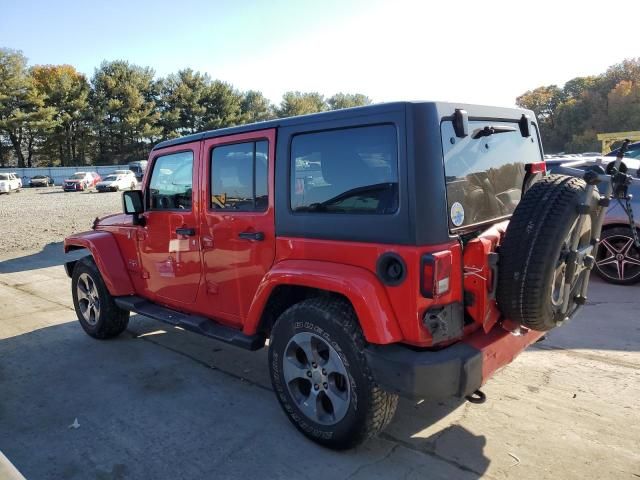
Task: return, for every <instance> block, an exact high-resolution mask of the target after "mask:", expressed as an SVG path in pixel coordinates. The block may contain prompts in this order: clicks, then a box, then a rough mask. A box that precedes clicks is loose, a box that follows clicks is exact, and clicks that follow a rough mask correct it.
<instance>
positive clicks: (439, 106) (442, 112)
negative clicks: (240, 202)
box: [153, 101, 535, 151]
mask: <svg viewBox="0 0 640 480" xmlns="http://www.w3.org/2000/svg"><path fill="white" fill-rule="evenodd" d="M409 108H412V109H418V110H423V111H424V113H425V114H428V115H435V116H437V118H438V121H439V119H441V118H442V117H449V116H451V115H453V113H454V112H455V110H456V109H463V110H466V111H467V113H468V114H469V117H470V119H474V118H475V119H478V120H482V119H494V120H495V119H503V120H510V121H513V120H518V119H519V118H520V117H521V116H522V115H523V114H525V115H528V116H529V117H530V118H531V120H532V121H535V120H534V119H535V116H534V113H533V112H532V111H531V110H525V109H521V108H505V107H491V106H486V105H473V104H468V103H452V102H434V101H404V102H391V103H378V104H375V105H367V106H365V107H355V108H345V109H342V110H332V111H329V112H321V113H312V114H309V115H299V116H296V117H287V118H278V119H274V120H268V121H265V122H258V123H250V124H246V125H239V126H237V127H228V128H220V129H217V130H209V131H205V132H201V133H194V134H192V135H187V136H184V137H180V138H175V139H172V140H165V141H164V142H160V143H158V144H157V145H156V146H155V147H154V148H153V150H154V151H155V150H160V149H162V148H167V147H172V146H175V145H181V144H184V143H191V142H196V141H199V140H204V139H207V138H214V137H222V136H226V135H234V134H237V133H246V132H252V131H254V130H265V129H269V128H279V127H289V126H293V125H300V124H304V123H317V122H331V121H334V120H340V119H343V118H346V117H349V118H354V117H358V116H369V115H376V114H381V113H389V112H398V111H406V110H407V109H409Z"/></svg>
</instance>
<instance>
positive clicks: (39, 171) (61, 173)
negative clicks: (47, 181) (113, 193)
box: [0, 165, 129, 187]
mask: <svg viewBox="0 0 640 480" xmlns="http://www.w3.org/2000/svg"><path fill="white" fill-rule="evenodd" d="M128 169H129V166H128V165H105V166H90V165H87V166H84V167H83V166H79V167H35V168H0V173H6V172H13V173H15V174H16V175H17V176H18V177H20V178H22V185H24V186H25V187H26V186H28V185H29V179H30V178H31V177H34V176H36V175H49V176H50V177H51V178H53V181H54V182H55V184H56V185H62V181H63V180H64V179H65V178H69V177H70V176H71V175H73V174H74V173H75V172H97V173H98V175H100V176H101V177H104V176H105V175H108V174H110V173H111V172H113V171H114V170H128Z"/></svg>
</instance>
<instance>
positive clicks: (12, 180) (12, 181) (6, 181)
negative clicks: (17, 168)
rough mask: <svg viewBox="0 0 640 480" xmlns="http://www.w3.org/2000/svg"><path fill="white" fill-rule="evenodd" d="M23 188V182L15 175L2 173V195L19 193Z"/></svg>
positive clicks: (0, 188) (0, 184)
mask: <svg viewBox="0 0 640 480" xmlns="http://www.w3.org/2000/svg"><path fill="white" fill-rule="evenodd" d="M21 188H22V180H21V179H20V178H18V176H17V175H16V174H15V173H0V193H11V192H18V191H20V189H21Z"/></svg>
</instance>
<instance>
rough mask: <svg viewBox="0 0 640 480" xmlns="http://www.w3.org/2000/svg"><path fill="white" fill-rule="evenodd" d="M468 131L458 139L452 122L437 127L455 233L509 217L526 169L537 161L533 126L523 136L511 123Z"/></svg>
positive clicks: (482, 124) (472, 125)
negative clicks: (456, 230) (529, 164)
mask: <svg viewBox="0 0 640 480" xmlns="http://www.w3.org/2000/svg"><path fill="white" fill-rule="evenodd" d="M469 132H470V135H469V136H467V137H464V138H458V137H456V134H455V132H454V129H453V124H452V122H450V121H447V122H443V123H442V126H441V134H442V145H443V150H444V152H443V153H444V169H445V175H446V182H447V203H448V206H449V224H450V226H451V229H454V230H455V229H459V228H464V227H466V226H469V225H474V224H478V223H484V222H488V221H491V220H496V219H498V218H502V217H507V216H509V215H511V214H512V213H513V211H514V210H515V208H516V206H517V205H518V202H519V201H520V197H521V196H522V184H523V181H524V176H525V168H524V167H525V165H526V164H528V163H534V162H541V161H542V152H541V151H540V146H539V142H538V132H537V130H536V128H535V127H532V128H531V136H530V137H523V136H522V135H521V134H520V130H519V128H518V124H517V123H515V122H500V121H491V120H488V121H470V122H469Z"/></svg>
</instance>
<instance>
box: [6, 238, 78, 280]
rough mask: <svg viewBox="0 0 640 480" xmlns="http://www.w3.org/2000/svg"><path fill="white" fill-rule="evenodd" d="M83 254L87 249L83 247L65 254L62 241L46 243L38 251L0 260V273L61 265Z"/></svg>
mask: <svg viewBox="0 0 640 480" xmlns="http://www.w3.org/2000/svg"><path fill="white" fill-rule="evenodd" d="M85 255H87V251H86V250H84V249H83V250H74V251H72V252H70V253H68V254H65V253H64V249H63V246H62V242H54V243H48V244H47V245H45V246H44V247H43V248H42V250H41V251H39V252H38V253H32V254H29V255H25V256H22V257H16V258H10V259H7V260H0V273H15V272H26V271H28V270H37V269H39V268H47V267H55V266H62V265H64V264H65V262H68V261H71V260H77V259H78V258H80V257H83V256H85Z"/></svg>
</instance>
